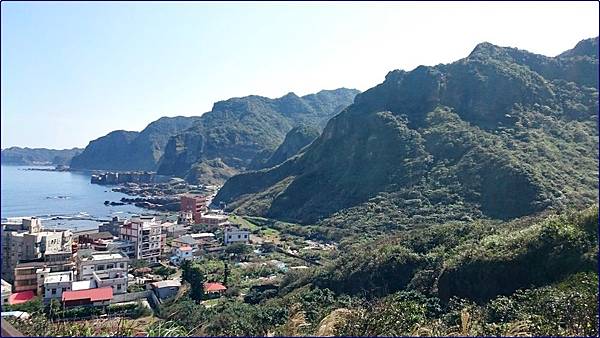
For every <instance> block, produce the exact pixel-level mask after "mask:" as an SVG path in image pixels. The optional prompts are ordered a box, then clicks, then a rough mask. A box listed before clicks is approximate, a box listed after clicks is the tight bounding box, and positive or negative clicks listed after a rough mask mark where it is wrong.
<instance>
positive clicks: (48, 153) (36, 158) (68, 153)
mask: <svg viewBox="0 0 600 338" xmlns="http://www.w3.org/2000/svg"><path fill="white" fill-rule="evenodd" d="M82 150H83V149H79V148H73V149H62V150H55V149H44V148H20V147H10V148H6V149H2V155H1V159H0V161H1V162H2V164H13V165H68V164H69V163H70V162H71V159H72V158H73V156H76V155H77V154H79V153H81V151H82Z"/></svg>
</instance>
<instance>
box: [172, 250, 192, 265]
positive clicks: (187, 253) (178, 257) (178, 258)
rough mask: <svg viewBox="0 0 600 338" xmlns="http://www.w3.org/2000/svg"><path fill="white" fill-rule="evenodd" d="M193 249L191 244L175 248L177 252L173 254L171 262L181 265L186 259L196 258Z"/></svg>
mask: <svg viewBox="0 0 600 338" xmlns="http://www.w3.org/2000/svg"><path fill="white" fill-rule="evenodd" d="M193 251H194V250H193V249H192V247H191V246H181V247H177V248H175V254H174V255H173V256H171V263H173V264H175V265H180V264H181V263H183V262H184V261H189V260H192V259H193V258H194V256H193Z"/></svg>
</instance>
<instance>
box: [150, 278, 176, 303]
mask: <svg viewBox="0 0 600 338" xmlns="http://www.w3.org/2000/svg"><path fill="white" fill-rule="evenodd" d="M146 288H147V289H148V290H152V291H153V292H154V294H156V297H157V298H158V299H161V300H163V299H167V298H171V297H173V296H175V295H176V294H177V292H179V289H180V288H181V282H179V281H176V280H164V281H160V282H154V283H149V284H148V285H147V286H146Z"/></svg>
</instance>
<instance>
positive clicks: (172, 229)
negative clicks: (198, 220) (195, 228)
mask: <svg viewBox="0 0 600 338" xmlns="http://www.w3.org/2000/svg"><path fill="white" fill-rule="evenodd" d="M160 226H161V228H162V232H163V233H165V234H166V235H167V237H169V238H177V237H181V236H183V235H185V234H186V233H187V231H188V229H189V227H187V226H185V225H183V224H177V223H172V222H164V223H162V224H161V225H160Z"/></svg>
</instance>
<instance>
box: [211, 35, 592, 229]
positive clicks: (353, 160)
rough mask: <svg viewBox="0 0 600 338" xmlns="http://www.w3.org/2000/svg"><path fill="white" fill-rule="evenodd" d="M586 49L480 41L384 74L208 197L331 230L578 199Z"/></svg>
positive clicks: (527, 209)
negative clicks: (297, 143)
mask: <svg viewBox="0 0 600 338" xmlns="http://www.w3.org/2000/svg"><path fill="white" fill-rule="evenodd" d="M590 46H591V47H590ZM597 46H598V38H594V39H588V40H584V41H582V42H580V43H579V44H578V45H577V46H576V47H575V48H574V49H573V50H571V51H567V52H565V53H562V54H560V55H559V56H557V57H554V58H551V57H545V56H541V55H537V54H532V53H528V52H526V51H523V50H518V49H514V48H505V47H498V46H494V45H492V44H489V43H482V44H479V45H477V47H475V49H474V50H473V52H472V53H471V54H470V55H469V56H468V57H467V58H465V59H462V60H459V61H456V62H454V63H451V64H446V65H438V66H435V67H426V66H420V67H417V68H416V69H414V70H412V71H410V72H405V71H401V70H396V71H392V72H390V73H389V74H388V75H387V76H386V78H385V81H384V82H383V83H382V84H380V85H378V86H376V87H374V88H371V89H369V90H367V91H366V92H364V93H362V94H359V95H357V97H356V99H355V101H354V104H353V105H351V106H349V107H348V108H347V109H345V110H344V111H343V112H342V113H340V114H339V115H337V116H336V117H334V118H333V119H331V120H330V122H329V123H328V124H327V126H326V127H325V129H324V131H323V133H322V134H321V136H320V137H319V138H317V139H316V140H315V141H314V142H313V143H312V144H311V145H310V146H309V147H307V148H306V149H305V150H304V151H303V153H302V154H301V156H297V157H293V158H291V159H289V160H288V161H286V162H284V163H283V164H281V165H279V166H276V167H274V168H271V169H264V170H260V171H256V172H249V173H244V174H240V175H238V176H234V177H232V178H231V179H229V180H228V181H227V182H226V184H225V185H224V186H223V188H222V189H221V190H220V191H219V193H218V195H217V196H216V198H215V201H216V202H224V203H227V204H228V209H229V210H234V211H236V212H238V213H243V214H250V215H256V216H265V217H270V218H276V219H282V220H290V221H294V222H300V223H315V222H320V224H321V225H327V226H331V227H334V228H335V227H338V228H340V227H341V228H343V227H349V226H351V225H356V224H362V225H363V226H365V227H369V226H374V227H384V228H386V227H392V228H397V227H405V226H415V225H418V224H426V223H429V222H432V221H434V222H438V223H440V222H445V221H450V220H470V219H473V218H480V217H485V218H499V219H510V218H515V217H519V216H523V215H528V214H531V213H535V212H538V211H541V210H544V209H546V208H563V207H565V206H584V205H589V204H590V203H593V201H595V200H596V198H597V193H598V190H597V187H598V143H597V137H598V129H597V122H598V119H597V112H598V89H597V87H596V86H597V84H598V82H597V77H596V76H597V74H598V57H597Z"/></svg>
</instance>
